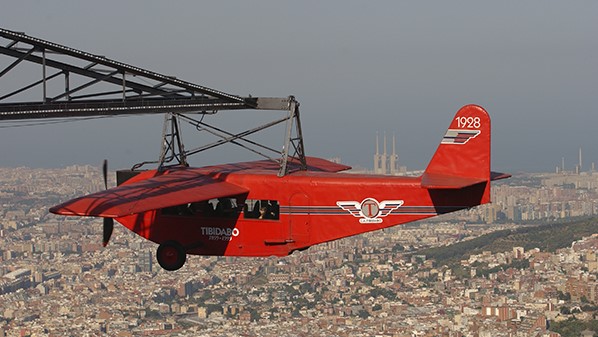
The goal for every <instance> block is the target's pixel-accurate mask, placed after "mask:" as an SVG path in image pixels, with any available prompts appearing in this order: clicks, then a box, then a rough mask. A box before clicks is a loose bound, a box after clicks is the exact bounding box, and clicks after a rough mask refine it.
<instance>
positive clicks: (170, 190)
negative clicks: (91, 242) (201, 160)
mask: <svg viewBox="0 0 598 337" xmlns="http://www.w3.org/2000/svg"><path fill="white" fill-rule="evenodd" d="M248 192H249V191H248V190H247V189H245V188H243V187H240V186H237V185H234V184H231V183H227V182H223V181H219V180H216V179H214V178H212V177H210V176H207V175H203V174H200V173H198V172H195V171H194V170H191V169H184V170H174V171H167V172H165V174H162V175H159V176H156V177H153V178H150V179H146V180H141V181H137V182H134V183H131V184H124V185H120V186H118V187H114V188H111V189H108V190H105V191H101V192H97V193H93V194H89V195H87V196H84V197H81V198H77V199H73V200H70V201H67V202H65V203H63V204H60V205H57V206H54V207H52V208H50V212H52V213H54V214H61V215H79V216H98V217H107V218H118V217H122V216H126V215H131V214H136V213H141V212H145V211H149V210H154V209H160V208H165V207H171V206H176V205H182V204H186V203H191V202H198V201H203V200H209V199H214V198H221V197H228V196H233V195H239V194H244V193H248Z"/></svg>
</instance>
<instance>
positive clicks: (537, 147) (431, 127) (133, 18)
mask: <svg viewBox="0 0 598 337" xmlns="http://www.w3.org/2000/svg"><path fill="white" fill-rule="evenodd" d="M597 17H598V2H596V1H562V0H559V1H547V0H542V1H539V0H538V1H493V2H487V1H450V2H449V1H409V2H401V1H280V0H276V1H151V0H144V1H116V0H105V1H101V2H97V1H95V2H91V1H80V0H76V1H75V0H72V1H41V0H40V1H27V0H19V1H4V2H3V3H2V8H1V10H0V27H2V28H5V29H10V30H15V31H23V32H25V33H27V34H28V35H31V36H35V37H40V38H43V39H46V40H49V41H52V42H56V43H60V44H63V45H67V46H70V47H73V48H77V49H81V50H84V51H89V52H92V53H95V54H101V55H105V56H107V57H108V58H111V59H115V60H118V61H122V62H125V63H129V64H132V65H136V66H140V67H143V68H147V69H150V70H153V71H156V72H159V73H163V74H168V75H173V76H177V77H178V78H181V79H184V80H187V81H190V82H194V83H197V84H201V85H205V86H208V87H211V88H214V89H218V90H222V91H225V92H228V93H231V94H237V95H242V96H245V95H249V94H251V95H253V96H277V97H285V96H288V95H295V96H296V97H297V99H298V100H299V102H300V103H301V113H302V123H303V131H304V137H305V141H306V144H305V146H306V151H307V154H308V155H312V156H319V157H335V156H340V157H341V158H342V159H343V161H344V162H346V163H348V164H351V165H360V166H364V167H369V168H371V167H372V157H373V154H374V151H375V136H376V132H380V133H381V134H382V133H383V132H386V134H387V135H389V138H390V136H391V135H392V134H393V133H395V134H396V136H397V149H398V153H399V157H400V162H401V165H406V166H407V167H408V168H409V169H421V168H423V167H425V165H426V164H427V161H428V160H429V159H430V157H431V156H432V153H433V152H434V150H435V148H436V146H437V144H438V143H439V141H440V140H441V138H442V136H443V134H444V131H445V130H446V128H447V126H448V124H449V122H450V120H451V119H452V117H453V115H454V113H455V111H456V110H458V109H459V108H460V107H461V106H463V105H465V104H468V103H475V104H479V105H482V106H483V107H485V108H486V109H487V110H488V111H489V113H490V115H491V117H492V122H493V168H494V169H496V170H503V171H511V172H514V171H518V170H525V171H552V170H554V168H555V166H557V165H560V163H561V158H562V157H565V164H566V166H567V168H568V169H573V165H575V164H576V163H577V160H578V159H577V158H578V151H579V148H580V147H582V148H583V152H584V165H585V166H586V167H585V168H586V169H587V168H589V164H590V163H591V162H597V164H598V147H596V146H595V145H596V144H597V143H598V132H597V130H596V129H597V127H598V113H597V112H598V111H597V106H598V38H596V33H597V32H598V20H596V18H597ZM7 62H9V61H7V58H6V57H4V56H0V69H3V68H4V67H5V66H6V64H7ZM10 62H12V60H10ZM3 86H4V89H3ZM6 90H7V89H6V84H5V83H3V79H2V78H0V94H1V93H2V92H3V91H6ZM40 96H41V94H40ZM239 113H241V112H238V111H237V112H235V111H230V112H221V115H222V116H223V117H222V120H227V119H228V120H233V119H234V116H235V114H239ZM0 126H1V124H0ZM161 130H162V117H161V116H150V117H148V116H143V117H126V118H123V117H121V118H111V119H105V120H93V121H85V122H74V123H67V124H61V125H53V126H36V127H24V128H2V129H0V158H2V159H0V166H19V165H27V166H33V167H45V166H48V167H60V166H66V165H71V164H93V165H99V164H100V163H101V161H102V159H104V158H108V159H109V160H110V161H111V162H112V167H113V168H122V167H130V165H132V164H134V163H136V162H139V161H143V160H153V159H156V158H157V156H158V154H159V153H158V151H159V143H160V134H161ZM185 136H192V135H185ZM272 141H273V143H274V144H275V145H276V144H281V142H282V138H280V139H278V138H276V139H273V140H272ZM227 154H229V155H228V156H226V155H227ZM230 154H234V155H233V156H232V158H231V156H230ZM206 156H207V157H206V160H205V162H210V161H215V160H216V161H218V160H223V161H228V162H231V161H236V160H237V159H249V158H251V157H249V158H245V157H243V156H241V155H236V152H235V151H230V152H228V151H217V152H216V153H213V154H209V155H206ZM221 157H222V159H221Z"/></svg>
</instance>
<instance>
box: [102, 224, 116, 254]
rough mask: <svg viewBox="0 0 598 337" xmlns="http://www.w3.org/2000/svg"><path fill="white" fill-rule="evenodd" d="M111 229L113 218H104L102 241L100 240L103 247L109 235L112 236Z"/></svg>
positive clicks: (112, 228) (112, 227)
mask: <svg viewBox="0 0 598 337" xmlns="http://www.w3.org/2000/svg"><path fill="white" fill-rule="evenodd" d="M113 230H114V219H112V218H104V231H103V242H102V245H103V246H104V247H106V246H107V245H108V241H110V237H111V236H112V231H113Z"/></svg>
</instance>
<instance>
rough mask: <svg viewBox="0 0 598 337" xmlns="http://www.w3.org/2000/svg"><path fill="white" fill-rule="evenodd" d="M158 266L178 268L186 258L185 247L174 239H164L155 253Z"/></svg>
mask: <svg viewBox="0 0 598 337" xmlns="http://www.w3.org/2000/svg"><path fill="white" fill-rule="evenodd" d="M156 258H157V259H158V264H160V267H162V268H164V269H166V270H168V271H174V270H178V269H180V268H181V267H182V266H183V265H184V264H185V261H186V260H187V253H186V252H185V248H183V246H181V244H180V243H178V242H176V241H166V242H164V243H161V244H160V246H159V247H158V251H157V253H156Z"/></svg>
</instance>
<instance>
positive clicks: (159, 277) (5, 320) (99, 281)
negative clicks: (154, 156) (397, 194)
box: [0, 166, 598, 337]
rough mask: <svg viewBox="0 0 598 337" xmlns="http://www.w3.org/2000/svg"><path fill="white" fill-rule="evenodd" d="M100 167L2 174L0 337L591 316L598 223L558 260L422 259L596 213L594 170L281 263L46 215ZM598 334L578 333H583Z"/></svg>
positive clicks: (359, 332) (489, 329)
mask: <svg viewBox="0 0 598 337" xmlns="http://www.w3.org/2000/svg"><path fill="white" fill-rule="evenodd" d="M99 171H100V169H99V168H96V167H91V166H71V167H67V168H65V169H30V168H25V167H22V168H0V202H1V203H2V208H0V336H104V335H110V336H214V335H219V336H240V335H248V336H253V335H258V336H398V337H403V336H450V337H453V336H472V337H491V336H493V337H494V336H505V337H506V336H522V337H527V336H542V337H557V336H562V335H561V334H559V333H558V332H555V331H553V329H552V327H554V326H555V324H558V323H559V322H566V321H571V320H575V321H576V322H593V321H594V322H595V320H596V319H597V317H596V316H597V312H598V311H597V310H596V309H597V306H598V280H597V277H598V260H597V254H596V251H597V247H598V229H597V230H596V231H595V233H594V235H589V236H586V237H584V238H581V239H580V240H577V241H575V242H573V243H571V245H570V246H569V247H566V248H561V249H558V250H556V251H554V252H548V251H543V250H541V249H539V248H534V249H525V248H523V247H521V246H513V247H510V248H509V249H506V250H505V251H501V252H491V251H483V252H481V253H480V254H477V253H476V254H471V255H470V256H469V258H467V259H463V260H461V261H460V263H459V270H461V271H462V273H459V274H458V273H456V272H455V269H452V268H450V267H448V266H446V265H438V264H436V263H435V261H434V260H433V259H429V258H428V257H427V256H426V255H425V254H422V253H421V250H422V249H425V248H430V247H440V246H449V245H452V244H455V243H458V242H464V241H467V240H470V239H473V238H475V237H479V236H481V235H483V234H487V233H491V232H495V231H497V230H501V229H509V228H510V229H513V228H519V227H521V226H525V225H529V224H532V223H533V224H535V225H542V224H547V223H554V222H558V221H561V220H566V219H571V218H582V217H587V218H591V217H593V216H595V215H597V214H598V174H596V173H594V172H563V171H561V172H557V173H542V174H518V175H515V176H514V177H513V178H511V179H509V180H506V181H501V182H499V183H497V184H495V185H494V186H493V191H492V192H493V203H492V204H491V205H485V206H481V207H477V208H473V209H470V210H467V211H461V212H458V213H453V214H448V215H444V216H441V217H438V218H436V219H434V220H429V221H428V220H427V221H421V222H417V223H413V224H408V225H404V226H398V227H395V228H392V229H388V230H384V231H379V232H373V233H369V234H365V235H359V236H356V237H351V238H347V239H343V240H339V241H335V242H331V243H327V244H322V245H318V246H315V247H311V248H310V249H308V250H307V251H304V252H298V253H294V254H292V255H291V256H288V257H285V258H274V257H272V258H221V257H199V256H189V257H188V260H187V263H186V265H185V266H184V267H183V268H182V269H180V270H179V271H176V272H167V271H164V270H162V269H161V268H160V267H159V266H158V265H157V263H156V261H155V249H156V245H155V244H153V243H151V242H147V241H145V240H144V239H142V238H140V237H138V236H136V235H135V234H133V233H131V232H129V231H127V230H126V229H125V228H124V227H122V226H116V228H115V233H114V235H113V239H112V241H111V242H110V244H109V246H108V247H107V248H103V247H102V244H101V227H102V226H101V221H98V219H93V218H78V217H76V218H69V217H61V216H55V215H52V214H49V213H48V211H47V210H48V208H49V206H51V205H54V204H57V203H59V202H62V201H64V200H67V199H70V198H72V197H75V196H78V195H82V194H85V193H90V192H94V191H98V190H100V189H103V182H102V180H101V174H100V173H99ZM595 334H597V332H596V331H595V330H592V329H585V330H584V331H582V334H581V335H583V336H593V335H595Z"/></svg>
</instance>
